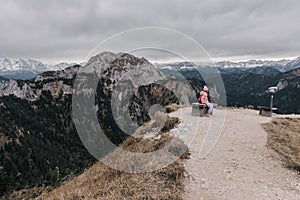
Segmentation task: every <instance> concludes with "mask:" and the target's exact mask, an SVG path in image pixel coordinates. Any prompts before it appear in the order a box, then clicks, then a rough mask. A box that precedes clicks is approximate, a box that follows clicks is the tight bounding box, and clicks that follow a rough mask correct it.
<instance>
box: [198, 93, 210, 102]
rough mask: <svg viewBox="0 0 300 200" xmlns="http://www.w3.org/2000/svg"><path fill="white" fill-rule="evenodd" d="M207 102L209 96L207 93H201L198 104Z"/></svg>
mask: <svg viewBox="0 0 300 200" xmlns="http://www.w3.org/2000/svg"><path fill="white" fill-rule="evenodd" d="M207 102H208V95H207V92H205V91H201V92H200V97H199V99H198V103H201V104H206V103H207Z"/></svg>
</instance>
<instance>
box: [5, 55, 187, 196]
mask: <svg viewBox="0 0 300 200" xmlns="http://www.w3.org/2000/svg"><path fill="white" fill-rule="evenodd" d="M81 68H82V67H81V66H79V65H74V66H72V67H69V68H66V69H64V70H61V71H51V72H45V73H42V74H40V75H39V76H37V77H36V78H35V79H34V80H32V81H22V80H12V79H11V80H9V81H7V82H4V83H0V89H1V90H0V111H1V112H0V124H1V126H0V145H1V146H0V158H1V159H0V173H1V177H0V179H1V180H0V183H1V187H0V189H1V190H0V195H5V194H8V193H10V192H13V191H18V190H22V189H30V188H36V187H50V188H51V187H56V186H58V185H60V184H62V183H63V182H64V181H65V180H68V179H69V178H70V177H73V176H76V175H78V174H80V173H81V172H83V170H84V169H85V168H87V167H89V166H91V165H92V164H94V163H95V162H96V159H95V158H94V157H93V156H92V155H91V154H90V153H91V152H88V151H87V149H86V146H84V142H85V140H82V139H80V137H79V135H78V132H77V131H76V129H75V124H74V119H75V118H74V115H73V116H72V109H73V110H74V108H75V107H77V104H75V105H72V102H73V104H74V101H72V92H73V91H72V86H73V84H74V78H75V77H76V76H77V72H78V70H80V69H81ZM86 69H92V71H94V70H97V73H98V76H99V79H100V82H99V84H98V86H97V90H96V98H94V99H95V100H96V103H97V108H98V109H97V110H96V113H97V123H99V124H100V126H101V128H102V130H103V131H104V133H105V135H106V136H107V138H108V139H109V140H110V141H111V142H112V143H113V144H115V145H119V144H121V143H122V142H123V141H124V140H125V139H126V138H127V137H128V136H129V134H128V132H126V131H127V130H128V131H131V132H129V133H133V132H134V131H135V130H136V129H137V128H138V127H139V125H141V124H144V123H145V122H147V121H149V120H150V119H151V116H150V114H149V110H150V108H151V106H152V105H161V106H162V107H164V106H166V105H168V104H171V103H179V100H178V98H180V97H181V98H180V99H183V100H185V99H188V98H190V97H189V96H186V95H193V94H192V93H191V94H189V93H187V92H186V90H185V89H184V88H185V83H179V84H178V83H177V82H175V81H174V82H169V83H168V84H169V86H170V87H171V88H174V87H175V85H173V86H172V84H176V86H177V88H178V90H181V91H184V93H177V95H179V96H178V98H177V97H176V96H175V95H174V93H173V92H172V91H171V90H169V89H168V88H166V87H163V85H157V84H154V83H153V82H154V81H153V78H155V77H156V78H157V77H164V75H163V74H157V75H155V76H153V73H157V72H156V71H154V70H155V68H154V67H153V66H152V65H151V63H149V62H148V61H147V60H146V59H144V58H137V57H134V56H132V55H129V54H123V53H120V54H113V53H109V52H105V53H102V54H99V55H96V56H94V57H92V58H91V59H90V61H89V62H88V63H87V64H86V66H85V68H84V70H86ZM137 69H141V70H137ZM136 73H142V76H140V75H138V76H136V77H138V78H139V79H140V80H141V81H144V84H143V85H141V86H140V87H137V88H135V90H136V91H135V92H134V93H132V90H131V88H128V86H129V85H130V84H128V83H129V82H128V81H127V82H126V81H125V82H120V81H119V80H120V79H121V77H122V78H123V79H122V80H124V78H126V77H128V78H129V79H130V78H131V77H132V76H133V75H136ZM151 73H152V74H151ZM149 74H151V75H149ZM143 77H144V78H143ZM81 78H84V80H91V79H89V78H90V75H89V74H88V73H87V74H83V76H82V77H81ZM129 81H132V79H130V80H129ZM117 84H118V88H119V89H120V90H121V91H122V94H123V95H124V98H125V97H126V98H127V96H128V95H129V97H130V98H129V101H126V102H125V104H124V102H122V101H121V102H118V101H115V100H114V98H115V96H114V93H113V92H112V91H113V89H114V87H115V85H117ZM133 84H134V83H133ZM78 91H79V92H82V91H83V93H82V94H83V98H85V99H87V98H89V95H90V93H89V90H78ZM180 95H182V96H180ZM119 97H122V96H120V95H119V93H118V98H119ZM126 98H125V100H126ZM125 100H124V101H125ZM112 102H113V103H116V104H115V105H119V106H117V108H122V109H120V110H113V108H114V107H112V106H111V105H112ZM119 103H120V104H119ZM74 106H75V107H74ZM78 107H80V106H78ZM123 108H124V109H123ZM128 108H129V109H130V118H128V117H127V116H125V115H124V117H125V118H124V119H123V120H124V122H127V121H128V120H129V121H130V124H133V126H132V127H130V126H128V125H129V124H128V123H125V126H126V127H129V128H130V129H126V131H125V130H122V129H121V128H120V127H119V126H118V125H120V122H122V120H120V119H119V121H116V118H115V117H114V114H113V112H117V113H119V112H122V111H123V110H128ZM87 111H89V110H88V109H86V110H82V112H80V113H81V115H80V117H81V116H82V117H85V115H84V114H85V112H87ZM119 114H120V115H119V116H123V114H122V113H119ZM85 121H87V119H85V118H84V119H80V122H83V123H84V122H85ZM117 123H118V124H117ZM93 141H97V140H96V139H95V140H93ZM100 153H101V152H100ZM105 153H109V152H105ZM38 193H39V192H37V194H38Z"/></svg>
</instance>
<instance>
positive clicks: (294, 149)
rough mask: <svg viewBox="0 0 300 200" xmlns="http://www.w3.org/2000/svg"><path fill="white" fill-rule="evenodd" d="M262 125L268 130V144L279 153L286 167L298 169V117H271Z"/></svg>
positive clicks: (299, 129)
mask: <svg viewBox="0 0 300 200" xmlns="http://www.w3.org/2000/svg"><path fill="white" fill-rule="evenodd" d="M263 127H264V129H265V130H266V131H267V132H268V145H269V146H270V147H271V148H272V149H274V150H275V151H276V152H278V153H279V154H280V155H281V157H282V158H283V160H284V161H285V163H286V166H287V167H289V168H293V169H295V170H297V171H300V119H297V118H283V119H279V118H278V119H273V120H272V121H271V122H270V123H267V124H264V125H263Z"/></svg>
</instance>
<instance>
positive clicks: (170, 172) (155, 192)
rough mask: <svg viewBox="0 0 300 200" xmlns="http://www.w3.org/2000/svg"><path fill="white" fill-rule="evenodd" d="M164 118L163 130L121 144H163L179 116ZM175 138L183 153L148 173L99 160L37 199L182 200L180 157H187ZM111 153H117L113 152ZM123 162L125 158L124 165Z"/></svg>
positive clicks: (136, 147) (142, 147)
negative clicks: (110, 166)
mask: <svg viewBox="0 0 300 200" xmlns="http://www.w3.org/2000/svg"><path fill="white" fill-rule="evenodd" d="M166 119H167V121H166V123H165V126H164V127H163V129H162V131H160V132H159V133H158V134H157V135H155V136H154V137H153V138H146V139H144V138H143V137H130V138H129V139H127V140H126V141H125V142H124V143H123V144H122V145H121V147H122V148H123V149H125V150H127V151H131V152H140V153H141V152H143V153H145V152H152V151H155V150H157V149H160V148H162V147H164V146H165V145H167V144H168V143H169V142H170V141H171V140H172V139H174V138H172V137H171V136H170V135H169V134H168V133H167V132H168V131H169V130H170V129H171V128H173V127H174V126H175V125H176V124H177V123H179V120H178V118H170V117H167V118H166ZM144 128H147V125H144ZM139 134H140V133H139ZM175 141H177V142H175V146H176V148H177V149H178V148H179V149H182V148H183V149H185V151H186V152H185V154H183V155H182V156H181V157H180V158H178V159H177V161H175V162H173V163H172V164H170V165H168V166H166V167H164V168H162V169H158V170H156V171H153V172H148V173H127V172H123V171H119V170H115V169H111V168H109V167H107V166H105V165H103V164H102V163H101V162H98V163H96V164H95V165H93V166H92V167H91V168H89V169H87V170H86V171H85V172H84V173H83V174H82V175H80V176H78V177H76V178H74V179H73V180H71V181H69V182H67V183H65V184H64V185H62V186H61V187H59V188H57V189H55V190H53V191H51V192H43V194H42V195H41V196H40V197H39V198H38V199H74V200H75V199H104V200H105V199H114V200H115V199H116V200H117V199H182V193H183V189H184V185H183V178H184V175H183V174H184V172H185V170H184V165H183V159H185V158H188V156H189V153H188V151H187V147H186V145H184V144H183V143H182V142H181V141H179V140H175ZM176 148H175V149H176ZM172 153H174V152H173V151H172ZM112 154H113V156H117V155H114V152H113V153H112ZM175 154H176V153H175ZM125 162H126V160H124V164H125Z"/></svg>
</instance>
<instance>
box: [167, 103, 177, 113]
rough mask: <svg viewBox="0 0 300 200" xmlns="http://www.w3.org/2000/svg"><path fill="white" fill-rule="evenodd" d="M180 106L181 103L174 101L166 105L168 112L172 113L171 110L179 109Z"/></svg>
mask: <svg viewBox="0 0 300 200" xmlns="http://www.w3.org/2000/svg"><path fill="white" fill-rule="evenodd" d="M179 108H180V105H178V104H176V103H172V104H170V105H167V106H166V112H167V113H171V112H174V111H176V110H178V109H179Z"/></svg>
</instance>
